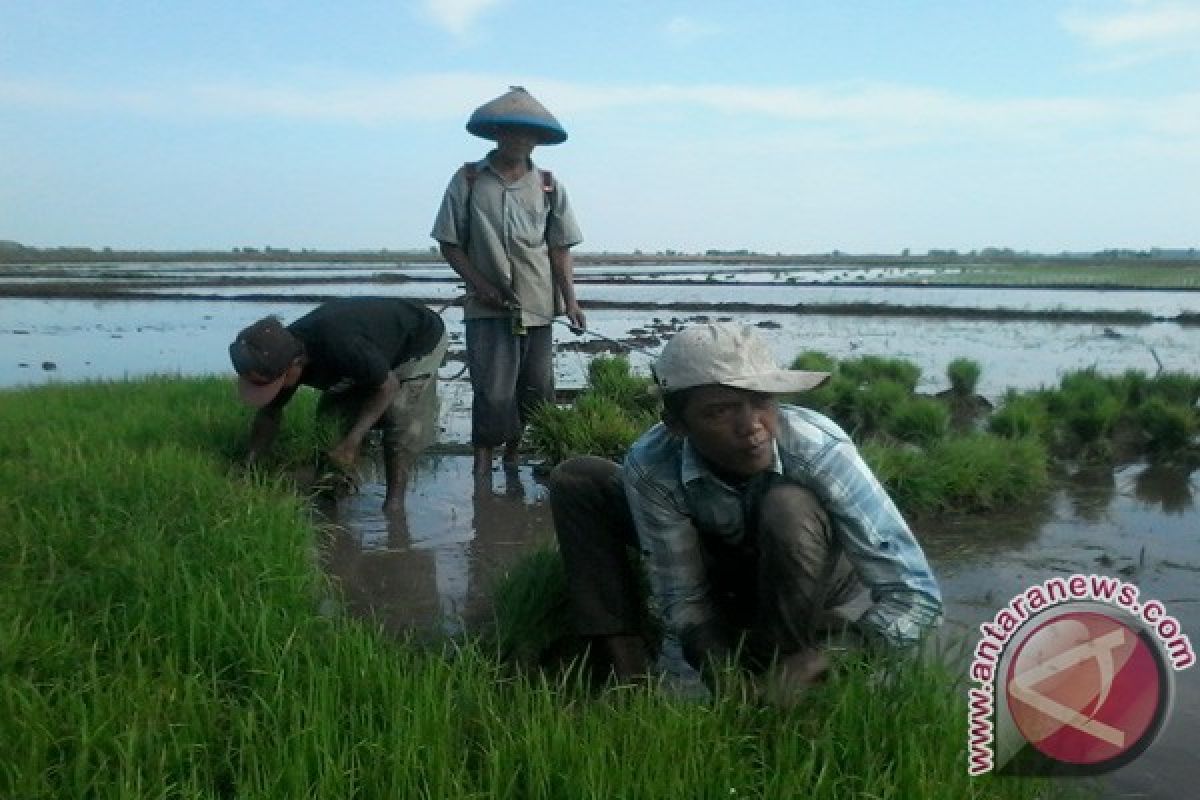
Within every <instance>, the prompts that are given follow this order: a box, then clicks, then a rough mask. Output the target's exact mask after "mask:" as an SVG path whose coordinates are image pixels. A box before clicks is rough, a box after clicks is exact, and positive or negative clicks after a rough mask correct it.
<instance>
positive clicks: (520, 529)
mask: <svg viewBox="0 0 1200 800" xmlns="http://www.w3.org/2000/svg"><path fill="white" fill-rule="evenodd" d="M364 477H365V478H366V480H365V482H364V485H363V489H362V491H361V492H360V493H359V494H357V495H354V496H352V497H348V498H344V499H342V500H341V501H340V502H339V504H338V507H337V508H336V509H330V510H329V512H328V520H329V525H330V531H331V535H330V538H329V540H328V543H327V545H326V547H325V549H324V562H325V565H326V568H327V570H328V571H329V572H330V574H331V575H333V576H334V577H335V578H336V579H337V580H338V581H339V583H340V584H341V585H342V588H343V592H344V595H345V598H346V602H347V605H348V607H349V608H350V610H351V612H352V613H355V614H362V615H364V616H369V617H372V618H374V619H375V620H377V621H379V622H380V623H381V624H383V625H384V627H385V628H387V629H389V630H392V631H396V632H401V631H410V630H414V629H416V630H423V631H426V632H434V631H436V632H437V633H439V634H449V635H456V634H459V633H461V632H462V631H463V630H464V629H466V628H468V627H471V626H472V625H473V624H474V623H475V622H477V621H480V620H483V619H486V617H487V615H488V614H489V613H490V612H489V605H488V598H489V597H490V596H491V590H492V586H493V585H494V582H495V580H497V579H498V578H499V577H500V576H502V575H503V574H504V571H505V570H506V569H507V568H508V567H509V566H510V565H511V564H512V563H513V562H514V561H516V560H517V559H519V558H520V557H521V556H522V555H524V554H525V553H526V552H528V551H529V550H530V549H531V548H533V547H535V546H536V545H537V544H539V543H540V542H543V541H546V540H548V539H549V538H550V537H551V536H552V534H551V532H550V523H549V514H548V512H547V511H546V510H545V509H544V503H543V502H542V500H543V498H544V489H543V488H542V487H541V486H540V485H539V484H537V483H536V482H534V480H533V477H532V473H531V471H530V469H529V468H528V467H522V468H521V469H511V470H507V471H503V472H500V473H497V474H495V475H493V476H492V478H493V479H494V480H486V481H477V480H475V479H474V478H473V476H472V475H471V474H470V459H469V458H466V457H462V456H442V455H426V456H423V457H422V458H420V459H418V461H417V462H416V464H415V465H414V468H413V471H412V473H411V476H410V485H409V488H408V492H407V495H406V501H405V510H404V511H403V512H397V513H392V514H385V513H384V512H382V511H381V510H380V506H381V503H382V500H383V487H382V485H380V484H379V483H378V482H377V481H373V480H372V476H371V475H370V474H368V475H365V476H364Z"/></svg>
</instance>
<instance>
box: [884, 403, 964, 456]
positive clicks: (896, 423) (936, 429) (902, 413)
mask: <svg viewBox="0 0 1200 800" xmlns="http://www.w3.org/2000/svg"><path fill="white" fill-rule="evenodd" d="M885 430H886V431H887V433H889V434H890V435H892V436H894V437H896V438H897V439H899V440H900V441H902V442H907V443H909V444H915V445H921V446H929V445H932V444H934V443H935V442H938V441H940V440H941V439H944V438H945V436H946V434H947V432H948V431H949V430H950V409H949V408H947V407H946V405H945V403H939V402H938V401H937V400H934V399H932V398H928V397H912V396H910V397H906V398H905V399H904V400H902V401H901V402H900V403H899V405H897V406H896V408H895V410H894V411H892V413H891V415H890V416H889V417H888V418H887V421H886V424H885Z"/></svg>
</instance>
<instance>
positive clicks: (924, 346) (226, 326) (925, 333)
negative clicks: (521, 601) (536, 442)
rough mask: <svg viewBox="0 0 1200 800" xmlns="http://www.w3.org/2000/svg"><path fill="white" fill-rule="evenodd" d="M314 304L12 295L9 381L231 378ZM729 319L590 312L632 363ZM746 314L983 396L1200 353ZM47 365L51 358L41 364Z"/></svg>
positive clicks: (577, 376) (560, 335) (1052, 335)
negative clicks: (241, 357)
mask: <svg viewBox="0 0 1200 800" xmlns="http://www.w3.org/2000/svg"><path fill="white" fill-rule="evenodd" d="M312 307H313V303H294V304H289V303H282V302H245V301H241V302H235V301H225V302H214V301H184V300H120V301H117V300H83V299H61V300H60V299H55V300H46V299H23V298H6V299H4V301H3V315H2V316H0V386H15V385H26V384H36V383H42V382H45V381H49V380H55V381H75V380H84V379H102V378H121V377H125V376H136V375H145V374H148V373H167V374H183V375H198V374H229V364H228V357H227V355H226V348H227V346H228V343H229V342H230V341H231V340H232V339H233V336H234V335H235V334H236V333H237V331H238V330H240V329H241V328H242V327H244V326H245V325H247V324H249V323H250V322H252V321H253V320H255V319H258V318H259V317H262V316H264V315H265V314H268V313H278V314H280V315H282V316H283V317H284V319H285V320H289V321H290V320H292V319H295V318H297V317H299V316H301V315H302V314H304V313H306V312H307V311H308V310H309V309H311V308H312ZM722 316H727V315H726V314H723V313H722V310H721V307H720V306H719V305H714V306H713V307H712V309H711V310H709V311H704V312H687V313H682V312H679V313H676V312H647V311H635V310H629V311H622V310H619V309H612V310H608V309H605V310H594V311H591V312H589V314H588V320H589V325H590V327H592V328H594V329H595V331H596V332H597V333H598V334H601V335H603V336H606V337H609V338H617V339H620V340H622V341H627V342H628V344H629V345H631V346H633V347H635V348H637V349H636V350H634V351H633V352H632V354H631V356H632V360H633V362H634V364H635V365H637V366H640V367H644V366H645V365H646V364H647V363H648V362H649V361H650V360H651V359H652V358H653V357H654V354H656V353H657V352H658V350H659V349H660V348H661V346H662V342H663V341H664V338H665V337H666V336H668V335H669V334H670V333H671V332H673V331H674V330H676V329H678V328H679V327H680V326H681V325H683V324H686V323H687V322H689V321H691V320H695V319H698V318H704V317H707V318H720V317H722ZM443 318H444V319H445V320H446V323H447V327H448V329H449V331H450V334H451V353H452V355H453V354H454V353H455V352H456V351H458V352H459V353H460V354H461V332H462V316H461V310H460V309H458V308H456V307H452V308H447V309H445V311H444V312H443ZM737 319H739V320H742V321H744V322H746V323H747V324H750V325H758V326H760V327H762V329H763V332H764V334H765V336H766V338H767V339H768V340H769V341H770V343H771V345H772V347H773V348H774V350H775V353H776V356H777V357H778V358H779V359H780V360H790V359H791V358H792V357H794V356H795V355H796V354H797V353H799V352H801V351H804V350H822V351H824V352H827V353H829V354H831V355H833V356H835V357H838V358H845V357H851V356H856V355H863V354H873V355H886V356H894V357H899V358H906V359H910V360H913V361H915V362H916V363H917V364H918V365H919V366H921V368H922V370H923V380H922V386H921V388H922V390H928V391H937V390H939V389H942V388H945V378H944V374H945V368H946V365H947V364H948V363H949V362H950V360H952V359H953V358H956V357H958V356H965V357H967V358H973V359H975V360H977V361H979V363H980V364H981V365H982V366H983V375H982V377H981V380H980V390H981V392H982V393H983V394H985V395H988V396H993V397H997V396H999V395H1001V394H1003V392H1004V390H1005V389H1007V388H1008V387H1013V388H1018V389H1027V388H1035V387H1037V386H1041V385H1045V384H1053V383H1057V380H1058V377H1059V376H1060V375H1061V374H1062V373H1063V372H1064V371H1066V370H1071V369H1081V368H1084V367H1088V366H1093V365H1095V366H1097V367H1099V368H1100V369H1102V370H1105V371H1111V372H1120V371H1122V370H1124V369H1129V368H1133V369H1141V370H1144V371H1146V372H1151V373H1152V372H1154V371H1155V370H1156V369H1157V364H1158V362H1159V361H1160V362H1161V363H1162V364H1163V366H1164V368H1166V369H1175V370H1193V369H1194V368H1195V358H1196V356H1195V354H1196V353H1198V352H1200V327H1185V326H1180V325H1177V324H1175V323H1172V322H1157V323H1153V324H1147V325H1100V324H1092V323H1087V322H1053V321H1038V320H1023V321H1020V322H996V321H992V320H980V319H967V318H961V317H956V318H912V317H904V316H888V315H885V314H880V315H876V316H858V317H847V316H838V315H830V314H820V313H806V314H798V313H783V312H776V313H739V314H738V315H737ZM456 341H457V342H458V343H457V344H456ZM555 341H556V344H557V345H558V348H557V356H556V359H555V372H556V376H557V378H558V380H559V382H560V383H561V384H562V385H564V386H578V385H580V383H581V382H582V381H583V376H584V374H585V371H586V365H587V361H588V360H589V359H590V356H589V355H587V354H586V353H582V352H579V351H578V350H577V349H576V348H577V347H578V346H579V345H580V344H585V345H599V346H600V348H601V349H603V348H604V347H607V346H606V345H604V344H603V340H602V339H599V338H597V337H593V336H586V335H585V336H584V337H576V336H574V335H573V334H571V333H570V332H568V331H567V330H566V328H564V327H562V326H555ZM588 349H594V348H591V347H589V348H588ZM1156 358H1157V359H1158V360H1157V361H1156ZM44 364H45V365H52V366H49V367H48V368H43V365H44ZM460 366H461V364H459V367H460ZM459 367H456V366H454V365H453V364H450V365H448V366H447V368H446V369H444V370H443V377H448V376H452V375H454V374H456V373H457V372H458V369H459Z"/></svg>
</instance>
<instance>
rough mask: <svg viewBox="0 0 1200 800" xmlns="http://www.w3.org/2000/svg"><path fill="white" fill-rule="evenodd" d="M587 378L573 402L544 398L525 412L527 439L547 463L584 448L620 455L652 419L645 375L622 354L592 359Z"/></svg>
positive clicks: (598, 453)
mask: <svg viewBox="0 0 1200 800" xmlns="http://www.w3.org/2000/svg"><path fill="white" fill-rule="evenodd" d="M588 380H589V385H588V389H587V390H586V391H584V392H583V393H582V394H580V395H579V397H577V398H576V399H575V402H574V404H573V405H572V406H570V407H562V406H557V405H554V404H552V403H545V404H542V405H541V406H539V407H538V408H536V409H535V410H534V412H533V413H532V414H531V415H530V418H529V432H528V435H529V439H530V441H531V442H532V443H533V446H534V447H535V448H536V449H537V450H538V452H540V453H541V454H542V455H543V456H544V457H545V458H546V459H547V461H549V462H550V463H551V464H557V463H559V462H561V461H565V460H566V459H568V458H571V457H572V456H577V455H585V454H589V455H596V456H603V457H605V458H611V459H617V458H620V457H621V456H622V455H623V454H624V453H625V451H626V450H628V449H629V446H630V445H631V444H633V442H634V440H635V439H637V437H638V436H639V435H641V433H642V431H644V430H645V429H646V428H649V427H650V426H651V425H653V424H654V422H655V421H656V419H657V406H658V398H657V396H655V395H654V394H653V393H651V391H650V386H651V383H650V379H649V378H643V377H639V376H636V375H633V374H632V372H631V371H630V368H629V361H628V360H627V359H625V358H622V357H609V356H601V357H598V358H595V359H593V360H592V362H591V364H590V365H589V366H588Z"/></svg>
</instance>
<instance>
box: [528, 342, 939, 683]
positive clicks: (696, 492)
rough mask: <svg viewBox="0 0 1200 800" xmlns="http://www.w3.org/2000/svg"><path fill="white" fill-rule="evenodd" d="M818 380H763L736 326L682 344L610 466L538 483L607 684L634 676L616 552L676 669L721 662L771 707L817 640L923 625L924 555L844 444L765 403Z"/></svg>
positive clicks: (639, 669)
mask: <svg viewBox="0 0 1200 800" xmlns="http://www.w3.org/2000/svg"><path fill="white" fill-rule="evenodd" d="M827 377H828V374H827V373H823V372H803V371H799V370H781V369H779V368H778V367H777V365H776V364H775V361H774V358H773V357H772V355H771V352H770V350H769V348H768V347H767V345H766V343H765V342H764V341H763V340H762V339H760V338H759V337H758V336H757V335H756V334H755V332H754V331H753V329H751V328H747V327H744V326H741V325H735V324H723V323H718V324H706V325H696V326H694V327H691V328H687V329H685V330H683V331H681V332H680V333H678V334H677V335H676V336H674V337H673V338H672V339H671V340H670V341H669V342H667V344H666V346H665V347H664V348H663V351H662V354H661V356H660V357H659V359H658V361H657V364H656V366H655V378H656V384H657V388H658V390H659V392H660V393H661V395H662V401H663V412H662V420H663V421H662V422H661V423H660V424H658V425H655V426H654V427H653V428H651V429H650V430H649V431H647V432H646V433H644V434H643V435H642V436H641V438H639V439H638V440H637V441H636V442H635V443H634V444H633V446H632V447H631V448H630V449H629V452H628V453H627V454H626V457H625V460H624V463H623V464H622V465H621V466H619V467H618V466H617V465H616V464H613V463H612V462H609V461H606V460H604V459H600V458H595V457H591V456H582V457H579V458H575V459H571V460H569V461H566V462H563V463H562V464H560V465H559V466H558V467H557V468H556V469H555V471H554V472H553V473H552V474H551V477H550V504H551V510H552V511H553V514H554V526H555V531H556V534H557V536H558V542H559V549H560V551H561V552H562V557H563V561H564V564H565V567H566V573H567V588H568V592H569V594H570V599H571V606H572V609H573V612H574V616H575V623H576V628H577V631H578V633H580V634H581V635H583V636H585V637H587V638H588V639H589V640H590V642H591V644H592V649H593V652H597V653H599V654H603V655H605V656H606V657H607V659H608V660H609V662H610V664H611V666H612V668H613V671H614V672H615V673H616V676H617V677H618V679H622V680H626V679H631V678H634V677H636V676H638V675H639V674H642V673H644V671H645V669H646V666H647V661H646V659H647V654H646V650H645V647H644V644H643V639H642V636H641V631H642V627H643V622H642V620H643V619H644V616H645V598H644V597H643V595H642V592H641V591H640V589H641V584H640V580H639V578H638V575H637V571H636V570H635V569H634V567H633V565H632V564H631V561H630V558H629V553H628V550H629V548H635V549H637V550H640V552H641V556H642V559H641V561H642V564H643V565H644V566H645V569H646V572H647V573H648V576H649V579H650V580H649V583H650V588H651V590H652V592H653V596H654V599H655V600H656V604H657V608H658V611H659V613H661V615H662V617H663V622H664V623H665V624H666V626H667V628H668V629H669V630H671V631H673V632H674V633H675V634H676V635H677V636H678V637H679V639H680V641H681V643H682V645H683V653H684V657H685V658H686V659H687V661H688V662H689V663H690V664H692V665H693V666H694V667H696V668H697V669H699V670H700V671H701V674H702V675H706V676H707V677H711V675H712V674H713V673H712V669H713V667H715V666H720V665H722V664H724V663H725V662H727V661H728V660H730V659H733V658H736V659H738V662H739V664H740V666H742V667H744V668H745V669H746V670H747V671H748V672H749V673H750V674H751V675H753V676H755V677H756V680H759V681H761V684H760V685H761V686H763V687H764V691H765V693H766V694H765V697H766V698H767V699H772V700H776V701H779V702H782V703H785V704H786V703H787V702H790V700H792V699H794V696H795V690H797V689H800V688H802V687H803V686H805V685H807V683H809V682H810V681H812V680H814V679H815V678H817V677H818V676H819V675H820V674H821V673H822V671H823V670H824V668H825V664H826V657H825V655H824V651H823V650H822V644H823V643H824V642H826V641H828V640H829V638H830V637H831V636H832V637H838V638H840V639H842V640H844V639H845V638H846V637H847V636H849V638H850V639H851V641H864V642H866V643H871V644H875V645H879V646H883V647H893V648H905V647H908V646H910V645H913V644H915V643H916V642H918V641H919V640H920V639H921V638H922V637H923V636H924V635H925V634H926V633H927V632H928V631H929V630H930V629H931V628H932V627H933V626H934V625H936V624H937V622H938V621H939V619H940V617H941V608H942V603H941V595H940V592H939V590H938V585H937V581H936V580H935V579H934V576H933V572H932V571H931V570H930V568H929V564H928V563H927V562H926V560H925V554H924V553H923V552H922V550H921V547H920V545H919V544H918V543H917V540H916V538H915V537H914V536H913V534H912V532H911V531H910V530H909V527H908V525H907V523H906V522H905V521H904V518H903V517H901V516H900V512H899V511H897V510H896V507H895V505H893V503H892V501H891V499H890V498H889V497H888V494H887V492H886V491H885V490H884V489H883V487H882V486H881V485H880V484H879V481H878V480H876V478H875V476H874V475H873V474H872V473H871V470H870V469H869V468H868V467H867V465H866V464H865V463H864V462H863V460H862V458H860V457H859V454H858V450H857V448H856V447H855V446H854V444H853V443H852V442H851V441H850V438H849V437H848V436H847V435H846V434H845V433H844V432H843V431H842V429H841V428H839V427H838V426H837V424H836V423H834V422H833V421H832V420H830V419H828V418H827V417H824V416H822V415H821V414H818V413H817V412H815V411H812V410H810V409H807V408H802V407H799V406H792V405H780V404H779V403H778V402H777V400H776V397H777V396H778V395H785V394H794V393H796V392H802V391H806V390H808V389H812V388H814V387H816V386H818V385H820V383H821V382H823V381H824V380H825V379H826V378H827Z"/></svg>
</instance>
